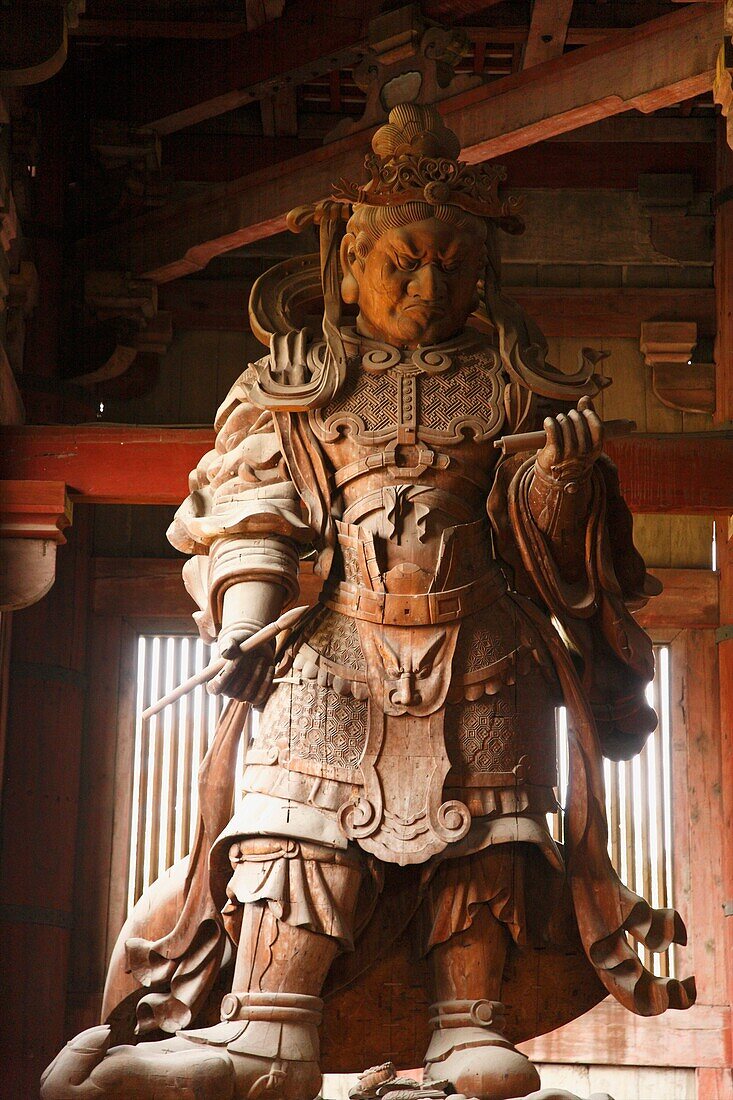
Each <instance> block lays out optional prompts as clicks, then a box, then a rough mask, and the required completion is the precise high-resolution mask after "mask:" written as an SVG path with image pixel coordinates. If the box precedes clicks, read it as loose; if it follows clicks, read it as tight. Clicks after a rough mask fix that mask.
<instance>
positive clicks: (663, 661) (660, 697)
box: [552, 645, 674, 976]
mask: <svg viewBox="0 0 733 1100" xmlns="http://www.w3.org/2000/svg"><path fill="white" fill-rule="evenodd" d="M654 656H655V663H656V672H655V676H654V679H653V680H652V682H651V683H650V684H649V686H648V687H647V700H648V702H649V703H650V705H651V706H653V707H654V709H655V710H656V712H657V714H658V716H659V722H658V724H657V728H656V730H655V731H654V733H653V734H651V736H650V737H649V740H648V741H647V743H646V745H645V746H644V749H643V750H642V752H640V753H639V755H638V756H635V757H634V759H633V760H628V761H621V762H620V763H615V762H614V761H611V760H605V761H604V764H603V771H604V780H605V786H606V817H607V820H608V851H609V855H610V856H611V861H612V862H613V865H614V867H615V868H616V871H617V873H618V875H619V877H620V878H621V880H622V881H623V882H625V883H626V885H627V886H629V887H630V889H632V890H634V891H635V892H636V893H637V894H641V896H642V897H644V898H646V900H647V901H648V902H650V903H651V904H652V905H653V906H654V907H655V908H666V907H667V906H672V905H673V904H674V901H673V896H672V894H673V891H672V887H673V876H672V844H673V837H672V735H671V728H670V669H669V647H668V646H665V645H657V646H655V647H654ZM557 731H558V773H559V780H560V785H559V789H558V801H559V803H560V806H561V807H563V806H564V805H565V800H566V798H567V775H568V742H567V713H566V711H565V708H564V707H560V708H559V710H558V721H557ZM562 825H563V821H562V810H561V812H560V813H558V814H555V815H553V817H552V829H553V835H554V836H555V839H556V840H560V841H561V840H562ZM641 954H642V958H643V962H644V964H645V966H646V967H647V968H648V969H649V970H651V971H652V973H654V974H657V975H661V976H667V975H670V974H672V975H673V974H674V956H673V954H672V953H671V952H669V951H668V952H665V953H663V954H659V955H657V954H653V953H652V952H650V951H647V950H646V948H643V949H641Z"/></svg>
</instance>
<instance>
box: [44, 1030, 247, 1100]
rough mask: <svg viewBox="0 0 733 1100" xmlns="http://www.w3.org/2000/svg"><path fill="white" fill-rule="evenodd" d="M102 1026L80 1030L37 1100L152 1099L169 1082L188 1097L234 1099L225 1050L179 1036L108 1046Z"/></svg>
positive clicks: (55, 1062)
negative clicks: (197, 1044) (199, 1045)
mask: <svg viewBox="0 0 733 1100" xmlns="http://www.w3.org/2000/svg"><path fill="white" fill-rule="evenodd" d="M109 1042H110V1029H109V1027H108V1026H107V1025H106V1024H105V1025H103V1026H101V1027H92V1028H89V1030H88V1031H82V1032H81V1034H80V1035H77V1036H76V1037H75V1038H74V1039H72V1040H71V1042H70V1043H67V1045H66V1046H65V1047H64V1049H63V1050H62V1051H61V1052H60V1053H59V1054H57V1055H56V1057H55V1058H54V1060H53V1062H52V1063H51V1065H50V1066H49V1067H48V1069H47V1070H46V1071H45V1073H44V1074H43V1077H42V1078H41V1100H87V1098H89V1100H148V1098H149V1100H153V1097H157V1096H161V1095H163V1093H162V1092H161V1087H162V1086H163V1084H164V1083H165V1084H168V1083H169V1082H170V1085H171V1088H172V1089H173V1088H178V1089H179V1090H180V1093H181V1095H182V1096H184V1097H187V1098H190V1100H194V1098H195V1100H234V1098H235V1096H236V1093H235V1091H234V1086H235V1076H234V1067H233V1065H232V1063H231V1060H230V1059H229V1057H228V1056H227V1053H226V1051H219V1050H211V1051H207V1052H206V1054H205V1056H204V1057H202V1051H201V1049H200V1048H195V1047H194V1046H193V1045H192V1044H190V1043H187V1042H185V1041H183V1042H182V1041H181V1040H179V1039H170V1040H165V1041H163V1042H161V1043H143V1044H141V1045H140V1046H119V1047H112V1048H111V1049H109Z"/></svg>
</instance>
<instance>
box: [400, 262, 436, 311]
mask: <svg viewBox="0 0 733 1100" xmlns="http://www.w3.org/2000/svg"><path fill="white" fill-rule="evenodd" d="M408 289H409V291H410V293H411V294H414V295H415V296H416V297H418V298H423V299H424V300H425V301H426V302H440V301H442V300H443V298H444V297H445V279H444V278H443V273H442V271H441V270H440V268H439V267H438V266H437V264H424V265H423V266H422V267H420V268H418V269H417V271H416V272H415V274H414V276H413V278H412V280H411V281H410V286H409V288H408Z"/></svg>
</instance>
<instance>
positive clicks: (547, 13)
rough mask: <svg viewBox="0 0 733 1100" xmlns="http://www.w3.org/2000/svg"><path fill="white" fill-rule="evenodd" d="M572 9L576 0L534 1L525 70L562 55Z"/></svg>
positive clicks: (523, 62)
mask: <svg viewBox="0 0 733 1100" xmlns="http://www.w3.org/2000/svg"><path fill="white" fill-rule="evenodd" d="M572 10H573V0H533V3H532V15H531V16H530V22H529V33H528V35H527V43H526V45H525V47H524V53H523V55H522V68H523V69H531V68H533V67H534V66H535V65H541V64H542V62H543V61H551V60H552V59H553V58H554V57H562V54H563V51H564V49H565V39H566V38H567V33H568V25H569V23H570V14H571V12H572Z"/></svg>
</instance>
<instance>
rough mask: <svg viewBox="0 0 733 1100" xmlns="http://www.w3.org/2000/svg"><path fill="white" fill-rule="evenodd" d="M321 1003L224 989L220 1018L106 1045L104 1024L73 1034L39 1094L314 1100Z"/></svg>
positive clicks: (132, 1099) (55, 1098)
mask: <svg viewBox="0 0 733 1100" xmlns="http://www.w3.org/2000/svg"><path fill="white" fill-rule="evenodd" d="M321 1008H322V1002H321V1001H320V1000H318V998H316V997H305V996H299V995H295V994H267V993H265V994H242V995H239V996H237V995H234V994H229V995H228V996H227V997H225V998H224V1002H223V1004H222V1012H223V1013H225V1014H229V1015H230V1016H236V1019H229V1020H225V1021H224V1022H222V1023H220V1024H216V1025H215V1026H214V1027H209V1028H203V1029H201V1030H199V1031H186V1032H179V1034H178V1035H176V1036H175V1037H173V1038H171V1039H165V1040H163V1041H162V1042H159V1043H141V1044H139V1045H138V1046H119V1047H112V1048H111V1049H109V1041H110V1038H109V1028H108V1027H106V1026H103V1027H97V1028H91V1029H90V1030H89V1031H84V1032H82V1033H81V1034H80V1035H77V1036H76V1038H75V1039H72V1041H71V1042H70V1043H69V1044H68V1045H67V1046H66V1047H65V1048H64V1049H63V1050H62V1051H61V1053H60V1054H59V1055H57V1057H56V1058H55V1059H54V1061H53V1062H52V1063H51V1065H50V1066H49V1067H48V1069H47V1070H46V1071H45V1073H44V1075H43V1077H42V1080H41V1100H87V1098H88V1100H159V1098H161V1097H163V1096H165V1095H167V1093H166V1091H165V1090H166V1089H169V1090H170V1091H171V1095H173V1094H174V1093H175V1095H176V1096H179V1095H180V1096H181V1097H182V1098H185V1100H256V1098H259V1097H262V1098H263V1100H264V1098H266V1100H315V1097H317V1096H318V1093H319V1091H320V1087H321V1072H320V1069H319V1067H318V1034H317V1027H318V1024H319V1023H320V1017H321Z"/></svg>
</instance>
